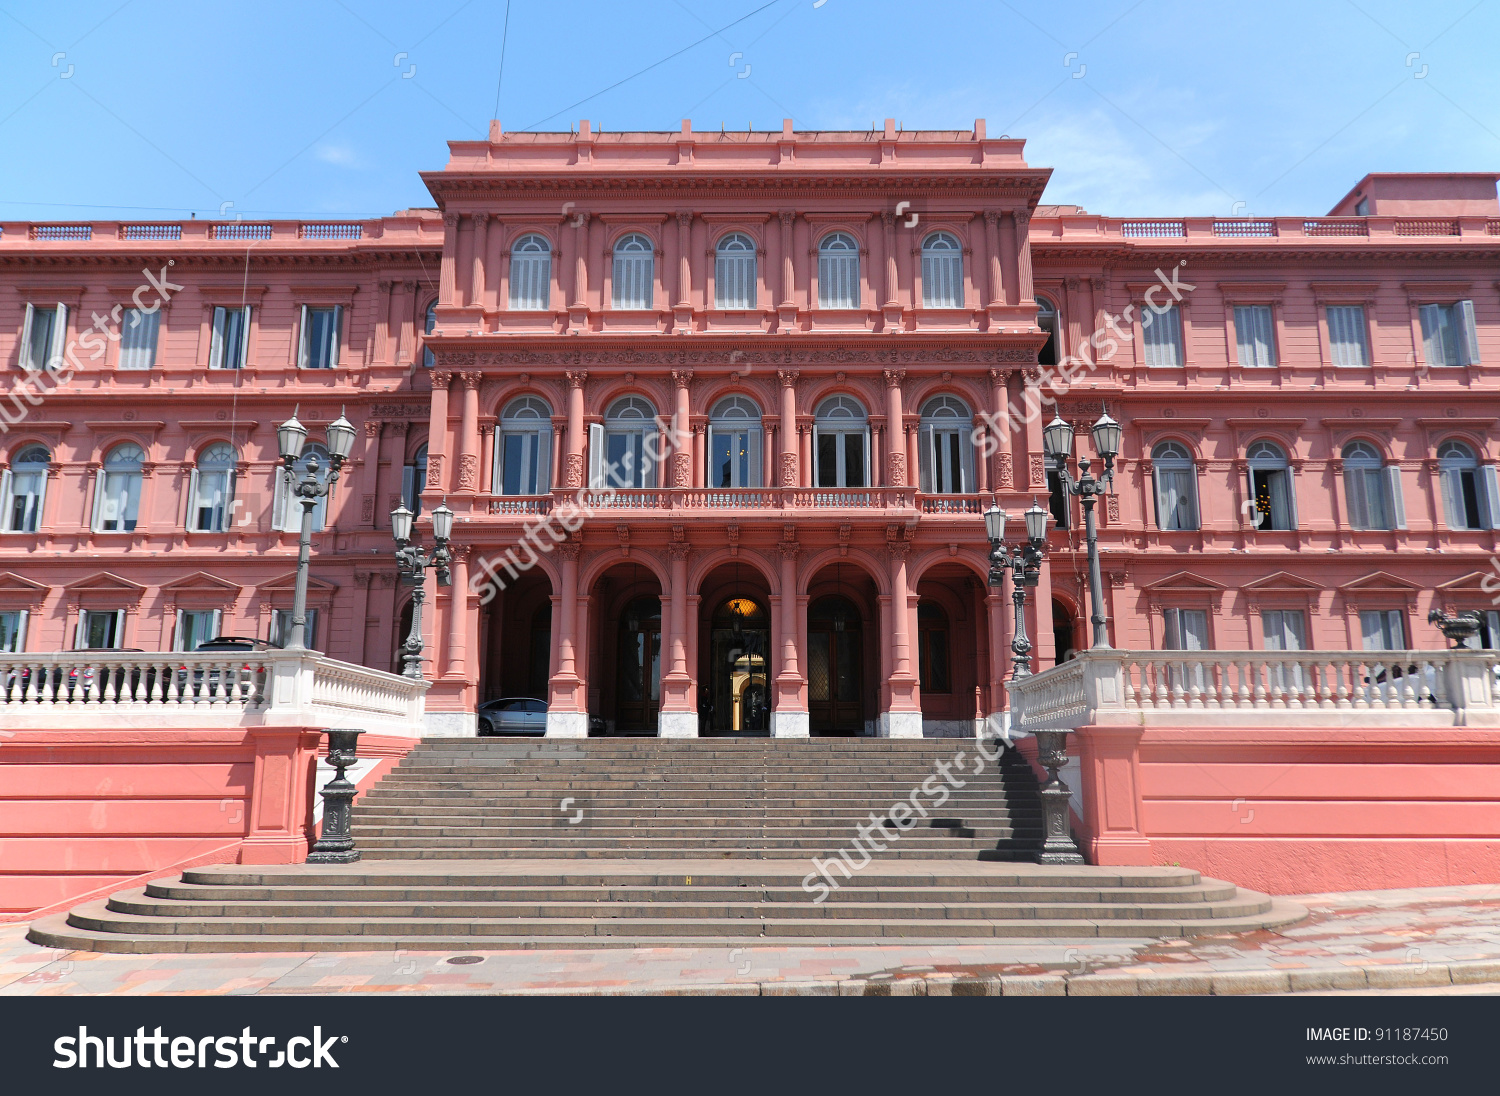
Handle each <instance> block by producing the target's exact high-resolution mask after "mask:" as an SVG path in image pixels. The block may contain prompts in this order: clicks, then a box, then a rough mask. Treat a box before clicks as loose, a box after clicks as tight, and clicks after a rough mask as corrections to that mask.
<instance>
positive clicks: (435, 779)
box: [30, 739, 1306, 952]
mask: <svg viewBox="0 0 1500 1096" xmlns="http://www.w3.org/2000/svg"><path fill="white" fill-rule="evenodd" d="M960 750H962V751H963V757H962V758H958V759H957V760H956V761H955V759H956V755H957V754H958V751H960ZM977 756H978V755H977V753H976V750H975V748H974V744H973V743H971V742H961V741H955V740H951V739H949V740H914V741H903V740H877V741H870V740H854V741H851V740H812V741H791V742H788V741H785V740H782V741H769V740H700V741H692V740H689V741H686V742H683V741H672V740H658V739H631V740H577V741H558V740H535V739H532V740H524V741H507V740H474V739H439V740H428V741H425V742H423V743H422V744H421V745H420V746H419V747H418V748H417V749H415V750H413V751H412V752H411V753H410V754H409V755H408V756H407V757H406V759H405V760H404V761H403V762H402V763H401V765H400V766H399V767H397V768H396V769H395V770H393V771H392V772H391V773H390V774H389V775H387V776H386V777H385V779H383V780H382V781H381V782H380V783H379V784H378V785H377V786H376V787H375V788H373V789H372V790H370V791H369V792H368V793H367V794H366V795H364V796H363V797H362V798H361V799H360V801H359V803H358V805H357V806H356V808H355V812H354V822H355V838H356V842H357V844H358V846H359V848H360V849H361V850H362V852H363V856H364V859H363V860H362V861H360V862H359V863H355V864H347V865H310V864H308V865H292V866H285V867H252V866H242V865H216V866H211V867H204V868H198V869H193V870H189V871H185V872H183V873H182V877H181V879H180V880H165V879H164V880H160V881H157V882H152V883H149V884H148V885H146V886H145V887H143V888H134V889H131V890H126V891H121V892H119V893H117V894H115V895H113V896H112V897H110V898H109V899H108V900H107V901H104V902H94V903H89V904H86V905H83V906H80V907H78V908H75V909H74V910H72V911H71V912H70V913H69V914H67V915H66V916H65V917H62V916H59V917H53V918H48V919H45V920H43V921H38V922H37V923H36V924H35V925H33V927H32V930H31V934H30V938H31V939H32V940H33V941H35V942H37V943H41V944H47V945H49V946H53V947H67V948H81V949H87V950H90V951H111V952H181V951H219V952H228V951H242V952H253V951H277V952H295V951H383V950H391V951H402V950H432V951H465V950H467V951H473V950H508V949H514V948H598V947H673V946H676V947H716V946H725V947H746V946H781V947H787V946H797V945H801V946H807V945H829V944H840V945H855V944H880V943H886V944H890V943H896V942H900V943H904V944H919V943H932V944H938V943H942V944H955V943H984V942H988V943H997V942H1001V941H1002V940H1005V939H1015V938H1039V937H1040V938H1049V939H1089V938H1098V937H1157V936H1183V935H1193V934H1197V933H1205V932H1215V933H1220V932H1236V931H1247V930H1251V929H1260V928H1267V927H1272V926H1276V925H1282V924H1287V923H1290V922H1292V921H1296V920H1299V919H1301V917H1302V916H1304V915H1305V912H1306V911H1305V910H1303V909H1302V908H1301V907H1300V906H1296V905H1294V904H1292V903H1288V902H1285V901H1282V900H1274V899H1271V898H1268V897H1267V896H1265V895H1262V894H1256V893H1254V892H1248V891H1243V890H1240V889H1238V888H1237V887H1235V886H1234V885H1233V884H1229V883H1220V882H1216V881H1214V880H1209V879H1203V878H1201V877H1200V876H1199V875H1198V874H1197V873H1196V872H1194V871H1190V870H1187V869H1182V868H1169V867H1156V868H1150V867H1143V868H1098V867H1087V866H1083V867H1058V866H1041V865H1037V864H1035V863H1031V862H1029V861H1030V860H1031V859H1033V858H1034V855H1035V850H1036V848H1037V846H1038V844H1039V843H1040V839H1041V825H1040V813H1041V809H1040V802H1039V798H1038V795H1037V788H1036V781H1035V779H1034V778H1033V776H1032V774H1031V771H1030V769H1029V767H1028V766H1027V765H1026V763H1025V762H1024V760H1023V759H1021V758H1020V757H1019V756H1018V755H1016V754H1014V753H1013V752H1008V753H1006V754H1005V755H1003V756H1002V757H1001V759H1000V760H999V761H998V762H989V761H987V762H985V764H984V766H983V769H982V771H980V772H978V773H975V772H974V771H973V770H974V765H975V761H976V759H977ZM939 763H944V764H946V765H948V766H950V767H949V768H948V770H947V771H948V772H950V773H951V774H952V777H953V779H952V781H951V782H948V781H945V780H944V778H943V776H942V775H941V773H940V772H939V770H938V769H937V768H936V766H938V764H939ZM924 782H926V783H925V785H924ZM956 782H962V786H961V787H954V786H953V785H954V783H956ZM944 783H947V785H948V788H949V791H950V793H951V794H950V796H949V797H948V798H947V800H946V802H943V803H942V804H941V805H938V804H937V799H938V798H939V797H940V796H939V794H936V793H937V792H938V786H939V785H940V784H944ZM928 789H930V791H929V790H928ZM898 801H905V802H907V803H909V804H910V803H921V804H923V805H924V806H926V807H927V808H928V816H927V817H926V818H925V819H924V818H921V817H920V816H918V815H915V814H914V815H913V820H914V822H915V824H914V825H912V827H911V828H910V829H907V830H906V831H905V832H904V833H902V834H901V836H900V837H899V839H896V838H895V837H894V836H893V834H892V828H891V827H890V824H889V823H887V827H886V829H885V832H884V833H883V834H882V832H881V831H878V830H877V831H873V832H874V837H875V840H876V842H878V843H880V844H883V845H884V846H885V851H881V852H875V853H873V854H866V853H864V852H857V851H856V846H855V845H854V841H853V839H854V838H855V836H856V834H857V831H856V826H860V825H863V826H865V827H866V832H867V833H868V832H872V831H871V830H870V815H871V814H874V815H876V816H880V815H885V814H886V813H887V812H888V811H889V810H890V807H891V804H892V803H895V802H898ZM840 849H843V850H845V851H846V852H847V853H848V856H847V857H845V858H837V852H838V850H840ZM835 858H837V859H835ZM818 863H821V864H822V865H823V867H822V870H821V871H820V870H819V868H818V867H817V866H815V865H816V864H818ZM846 868H847V870H846ZM835 883H836V884H837V886H834V885H833V884H835Z"/></svg>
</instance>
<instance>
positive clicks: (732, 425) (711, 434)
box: [703, 396, 765, 490]
mask: <svg viewBox="0 0 1500 1096" xmlns="http://www.w3.org/2000/svg"><path fill="white" fill-rule="evenodd" d="M752 416H753V417H752ZM720 438H723V439H725V441H726V444H727V445H728V446H729V458H730V459H729V483H728V484H724V483H722V482H720V480H719V478H718V477H716V476H715V475H714V472H715V469H716V466H717V462H718V451H719V441H718V439H720ZM763 438H764V430H763V427H762V425H761V414H760V408H759V407H757V406H756V405H755V404H754V402H752V401H751V400H749V399H747V398H746V397H744V396H728V397H726V398H725V399H722V400H720V401H719V402H718V403H717V404H715V405H714V408H713V410H712V412H711V413H710V415H709V420H708V445H707V452H706V453H705V454H704V458H705V461H706V467H705V468H704V472H703V482H704V483H705V484H707V485H708V486H709V487H710V488H712V489H716V490H724V489H725V488H726V487H728V488H737V487H763V486H765V485H764V484H763V483H762V482H761V481H762V480H763V479H764V478H765V469H764V465H763V464H762V462H763V461H764V459H765V457H764V451H763V449H762V445H763V444H764V443H763ZM736 445H740V446H743V453H744V458H743V460H742V461H736V460H735V459H734V448H735V446H736Z"/></svg>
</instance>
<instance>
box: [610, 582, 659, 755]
mask: <svg viewBox="0 0 1500 1096" xmlns="http://www.w3.org/2000/svg"><path fill="white" fill-rule="evenodd" d="M616 644H617V645H616V647H615V650H616V652H617V657H616V660H615V661H616V663H617V665H618V667H619V672H618V674H617V676H616V678H615V729H616V730H617V731H625V732H640V731H648V732H651V733H655V731H656V713H657V711H658V710H659V709H660V708H661V601H660V599H659V598H654V597H643V598H637V599H636V600H635V601H632V602H631V603H630V604H629V605H628V606H626V608H625V612H624V613H623V614H622V615H621V617H620V631H619V635H618V637H617V640H616Z"/></svg>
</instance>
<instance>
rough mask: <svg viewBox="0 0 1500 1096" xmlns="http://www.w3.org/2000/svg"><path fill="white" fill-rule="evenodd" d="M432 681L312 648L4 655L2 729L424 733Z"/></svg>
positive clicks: (0, 701) (1, 660) (1, 662)
mask: <svg viewBox="0 0 1500 1096" xmlns="http://www.w3.org/2000/svg"><path fill="white" fill-rule="evenodd" d="M427 689H428V683H427V682H425V681H413V680H411V679H410V678H405V677H398V676H397V675H395V674H389V673H385V672H384V671H381V670H372V669H370V668H369V667H367V666H356V665H354V664H352V663H348V662H340V661H338V660H337V659H332V658H327V657H325V656H323V655H321V654H319V653H317V652H315V651H281V650H273V651H255V652H243V653H240V652H236V653H233V654H226V653H224V652H212V653H203V652H193V653H185V652H184V653H165V654H152V653H138V652H131V651H118V652H116V651H99V650H90V651H60V652H56V653H47V654H41V653H35V654H27V653H21V654H4V655H0V725H3V726H4V728H5V729H6V730H22V729H57V728H69V727H71V728H76V729H86V728H94V727H97V728H101V729H105V728H108V729H119V728H138V729H143V730H149V729H157V728H174V727H178V728H187V727H192V728H199V729H207V728H219V727H337V726H350V727H359V728H361V729H364V730H367V731H370V732H372V733H381V734H393V735H410V736H415V735H419V734H421V732H422V717H423V710H424V698H425V695H426V692H427Z"/></svg>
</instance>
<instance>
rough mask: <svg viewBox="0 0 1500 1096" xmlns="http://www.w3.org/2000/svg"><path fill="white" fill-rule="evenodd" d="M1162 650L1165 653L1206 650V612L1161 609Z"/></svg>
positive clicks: (1200, 610)
mask: <svg viewBox="0 0 1500 1096" xmlns="http://www.w3.org/2000/svg"><path fill="white" fill-rule="evenodd" d="M1162 623H1163V625H1164V628H1163V632H1162V649H1163V650H1166V651H1206V650H1208V611H1207V610H1205V609H1163V610H1162Z"/></svg>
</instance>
